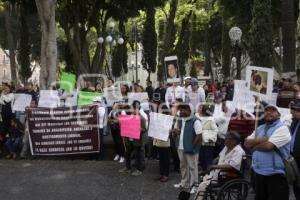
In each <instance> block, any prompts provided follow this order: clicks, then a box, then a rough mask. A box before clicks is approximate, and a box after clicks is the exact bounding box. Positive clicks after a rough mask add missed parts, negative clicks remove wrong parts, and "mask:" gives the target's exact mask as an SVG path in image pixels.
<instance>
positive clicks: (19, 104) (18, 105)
mask: <svg viewBox="0 0 300 200" xmlns="http://www.w3.org/2000/svg"><path fill="white" fill-rule="evenodd" d="M14 97H15V99H14V103H13V110H14V111H21V112H25V108H26V107H28V106H30V103H31V100H32V96H31V95H29V94H15V95H14Z"/></svg>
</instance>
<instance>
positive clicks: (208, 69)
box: [204, 27, 213, 76]
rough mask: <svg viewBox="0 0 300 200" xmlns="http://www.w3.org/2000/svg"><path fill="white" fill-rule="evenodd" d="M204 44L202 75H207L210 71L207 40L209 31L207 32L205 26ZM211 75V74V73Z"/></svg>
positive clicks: (208, 43) (208, 41) (209, 48)
mask: <svg viewBox="0 0 300 200" xmlns="http://www.w3.org/2000/svg"><path fill="white" fill-rule="evenodd" d="M204 46H205V50H204V52H205V68H204V76H209V74H210V73H211V71H212V70H211V58H210V50H211V47H210V40H209V33H208V27H206V30H205V41H204ZM211 75H212V76H213V74H212V73H211Z"/></svg>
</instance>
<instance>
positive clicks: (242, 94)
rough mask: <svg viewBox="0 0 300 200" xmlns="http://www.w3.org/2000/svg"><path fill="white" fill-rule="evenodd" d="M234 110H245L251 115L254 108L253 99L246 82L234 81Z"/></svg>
mask: <svg viewBox="0 0 300 200" xmlns="http://www.w3.org/2000/svg"><path fill="white" fill-rule="evenodd" d="M232 106H235V107H234V109H235V108H239V109H242V110H245V111H247V112H250V113H253V112H254V107H255V99H254V97H253V95H252V94H251V92H250V90H249V88H248V87H247V81H245V80H234V95H233V104H232Z"/></svg>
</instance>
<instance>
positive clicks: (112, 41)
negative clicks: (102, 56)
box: [98, 22, 124, 77]
mask: <svg viewBox="0 0 300 200" xmlns="http://www.w3.org/2000/svg"><path fill="white" fill-rule="evenodd" d="M114 27H115V23H114V22H110V23H109V25H108V35H107V36H106V37H105V40H104V38H103V37H102V36H100V37H99V38H98V43H100V44H103V43H106V44H108V45H109V53H108V66H109V69H108V76H109V77H111V75H110V70H111V68H112V46H116V45H117V43H118V44H119V45H122V44H123V43H124V39H123V38H122V37H116V34H115V33H114V30H113V29H114Z"/></svg>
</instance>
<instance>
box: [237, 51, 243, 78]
mask: <svg viewBox="0 0 300 200" xmlns="http://www.w3.org/2000/svg"><path fill="white" fill-rule="evenodd" d="M241 59H242V51H241V47H239V46H237V47H236V79H237V80H241V71H242V63H241Z"/></svg>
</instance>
